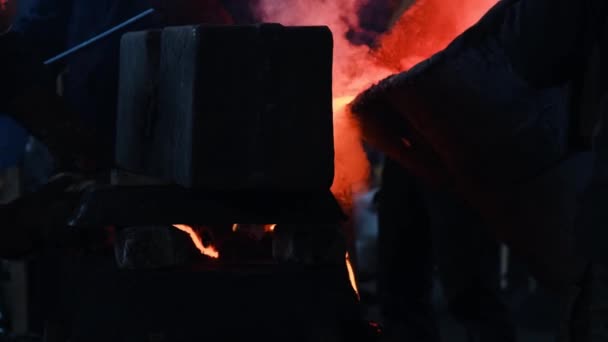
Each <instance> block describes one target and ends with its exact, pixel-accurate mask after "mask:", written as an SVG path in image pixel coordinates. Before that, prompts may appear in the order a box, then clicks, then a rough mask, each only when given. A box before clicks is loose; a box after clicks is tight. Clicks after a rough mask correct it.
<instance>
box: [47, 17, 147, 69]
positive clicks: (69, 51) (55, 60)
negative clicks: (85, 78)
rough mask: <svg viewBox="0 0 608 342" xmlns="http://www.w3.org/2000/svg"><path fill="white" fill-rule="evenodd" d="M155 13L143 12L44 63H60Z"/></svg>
mask: <svg viewBox="0 0 608 342" xmlns="http://www.w3.org/2000/svg"><path fill="white" fill-rule="evenodd" d="M155 12H156V9H154V8H150V9H147V10H145V11H143V12H141V13H140V14H138V15H136V16H134V17H133V18H131V19H128V20H126V21H124V22H122V23H120V24H118V25H116V26H114V27H112V28H111V29H109V30H107V31H105V32H103V33H100V34H98V35H96V36H95V37H93V38H91V39H88V40H86V41H84V42H82V43H80V44H78V45H76V46H74V47H73V48H70V49H69V50H66V51H64V52H62V53H60V54H58V55H57V56H55V57H53V58H50V59H48V60H46V61H45V62H44V65H49V64H53V63H55V62H58V61H60V60H62V59H64V58H66V57H68V56H70V55H72V54H74V53H76V52H78V51H80V50H82V49H84V48H86V47H87V46H90V45H91V44H94V43H96V42H98V41H100V40H102V39H104V38H106V37H107V36H109V35H111V34H112V33H114V32H116V31H119V30H121V29H123V28H125V27H127V26H129V25H131V24H133V23H135V22H137V21H139V20H141V19H143V18H145V17H147V16H149V15H151V14H152V13H155Z"/></svg>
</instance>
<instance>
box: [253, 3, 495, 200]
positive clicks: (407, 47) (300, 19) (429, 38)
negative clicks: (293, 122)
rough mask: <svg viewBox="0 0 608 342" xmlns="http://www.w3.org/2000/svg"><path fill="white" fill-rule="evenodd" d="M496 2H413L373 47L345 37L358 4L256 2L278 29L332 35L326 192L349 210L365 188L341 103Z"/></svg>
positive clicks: (353, 128)
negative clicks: (303, 28) (331, 158)
mask: <svg viewBox="0 0 608 342" xmlns="http://www.w3.org/2000/svg"><path fill="white" fill-rule="evenodd" d="M496 2H497V0H459V1H447V0H416V2H415V4H414V5H412V6H411V7H410V8H408V9H407V10H406V11H405V12H404V13H403V15H402V16H401V18H400V19H399V20H397V22H396V24H395V26H393V28H392V29H391V30H390V31H389V32H388V33H386V34H385V35H384V36H382V37H381V38H380V39H379V44H378V46H379V47H378V48H376V49H371V48H369V47H367V46H356V45H353V44H351V43H350V42H349V41H348V39H347V33H348V32H349V31H350V30H351V29H352V28H358V27H359V26H360V25H359V20H358V17H357V13H358V11H359V9H360V7H361V4H362V3H364V2H362V1H360V0H331V1H327V0H280V1H278V0H259V2H258V7H257V11H258V16H259V19H260V20H261V21H265V22H276V23H281V24H283V25H327V26H329V28H330V29H331V31H332V33H333V36H334V68H333V94H334V103H333V105H334V143H335V163H334V165H335V170H334V174H335V177H334V184H333V185H332V189H331V190H332V192H333V193H334V195H335V196H336V198H337V199H338V200H339V201H340V203H341V204H342V205H343V207H345V208H344V209H345V210H349V207H350V204H351V202H352V197H353V195H354V194H357V193H358V192H361V191H364V190H365V189H366V183H367V181H368V174H369V162H368V160H367V157H366V154H365V152H364V150H363V147H362V144H361V134H360V131H359V128H358V127H357V125H356V124H355V123H354V122H353V120H352V118H351V116H350V115H349V113H348V111H347V108H346V105H347V104H348V103H349V102H350V101H352V99H353V96H355V95H357V94H359V93H360V92H362V91H363V90H365V89H367V88H368V87H370V86H371V85H373V84H374V83H376V82H378V81H379V80H381V79H383V78H385V77H387V76H389V75H390V74H394V73H397V72H400V71H403V70H406V69H409V68H410V67H412V66H413V65H414V64H416V63H418V62H420V61H422V60H424V59H426V58H428V57H430V56H431V55H433V54H434V53H436V52H438V51H440V50H441V49H443V48H444V47H445V46H446V45H447V44H448V43H449V42H450V41H451V40H453V39H454V38H456V37H457V36H458V35H459V34H461V33H462V32H463V31H464V30H466V29H467V28H468V27H470V26H471V25H473V24H474V23H475V22H476V21H477V20H479V18H481V16H482V15H483V14H484V13H485V12H486V11H487V10H488V9H490V7H491V6H493V5H494V4H496Z"/></svg>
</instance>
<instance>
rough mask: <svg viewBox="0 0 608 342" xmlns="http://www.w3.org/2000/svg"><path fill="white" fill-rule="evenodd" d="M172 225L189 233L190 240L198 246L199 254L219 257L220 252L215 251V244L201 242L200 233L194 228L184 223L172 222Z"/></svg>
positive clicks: (214, 257)
mask: <svg viewBox="0 0 608 342" xmlns="http://www.w3.org/2000/svg"><path fill="white" fill-rule="evenodd" d="M173 227H175V228H177V229H179V230H181V231H182V232H185V233H188V235H190V238H191V239H192V242H193V243H194V245H195V246H196V248H198V250H199V251H200V252H201V254H204V255H206V256H208V257H211V258H213V259H218V258H219V257H220V253H219V252H218V251H217V249H216V248H215V246H213V245H210V246H205V245H204V244H203V240H202V239H201V237H200V235H199V234H198V233H197V232H196V231H195V230H194V228H192V227H190V226H187V225H185V224H174V225H173Z"/></svg>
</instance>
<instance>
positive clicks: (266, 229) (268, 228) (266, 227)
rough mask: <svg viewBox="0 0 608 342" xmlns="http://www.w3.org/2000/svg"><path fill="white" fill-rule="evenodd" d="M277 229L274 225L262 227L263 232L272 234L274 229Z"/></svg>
mask: <svg viewBox="0 0 608 342" xmlns="http://www.w3.org/2000/svg"><path fill="white" fill-rule="evenodd" d="M276 227H277V225H276V224H265V225H264V232H266V233H272V232H274V229H275V228H276Z"/></svg>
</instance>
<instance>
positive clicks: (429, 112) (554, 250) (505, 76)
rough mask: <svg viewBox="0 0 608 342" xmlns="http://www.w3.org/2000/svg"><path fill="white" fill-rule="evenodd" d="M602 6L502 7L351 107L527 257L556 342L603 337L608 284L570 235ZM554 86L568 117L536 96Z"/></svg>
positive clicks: (596, 86) (593, 105) (595, 118)
mask: <svg viewBox="0 0 608 342" xmlns="http://www.w3.org/2000/svg"><path fill="white" fill-rule="evenodd" d="M607 5H608V4H606V3H605V2H603V1H561V0H558V1H540V0H538V1H534V0H505V1H501V2H499V3H498V4H497V5H496V6H495V7H494V8H492V9H491V10H490V11H489V12H488V13H487V14H486V15H485V16H484V17H483V18H482V19H481V20H480V22H479V23H477V24H476V25H475V26H473V27H472V28H470V29H469V30H467V31H466V32H465V33H464V34H463V35H461V36H460V37H458V38H457V39H456V40H455V41H454V42H453V43H452V44H450V45H449V46H448V47H447V48H446V49H445V50H443V51H441V52H440V53H438V54H436V55H435V56H433V57H431V58H430V59H429V60H426V61H424V62H422V63H421V64H419V65H417V66H415V67H414V68H412V69H411V70H409V71H408V72H406V73H403V74H399V75H395V76H392V77H390V78H388V79H386V80H384V81H383V82H380V83H379V84H378V85H377V86H374V87H372V88H371V89H370V90H368V91H366V92H365V93H364V94H362V95H361V96H360V97H359V98H358V99H357V100H356V101H355V103H354V105H353V107H352V109H353V112H354V113H355V114H356V115H357V117H358V118H360V120H361V121H362V129H363V132H364V135H365V136H366V139H367V140H368V141H370V142H371V143H373V144H374V145H375V146H376V147H378V148H380V149H382V150H383V151H384V152H386V153H388V154H389V155H390V156H391V157H392V158H394V159H395V160H397V161H398V162H399V163H400V164H401V165H403V166H404V167H406V168H408V169H409V170H410V172H412V173H414V174H415V175H417V176H419V177H422V178H424V179H426V180H427V181H428V182H429V183H432V184H434V185H435V186H437V187H439V188H442V189H449V190H450V191H451V192H452V193H454V194H455V195H456V196H458V197H459V198H461V199H462V200H464V201H466V202H467V203H468V204H469V205H470V206H471V207H472V208H474V209H475V210H476V211H477V212H478V213H479V214H480V215H481V217H482V218H483V219H484V220H485V222H486V224H487V225H488V227H490V228H491V229H492V230H493V231H494V233H495V234H496V236H497V237H499V238H500V239H501V240H502V241H504V242H506V243H507V244H508V245H509V246H510V248H511V250H513V251H514V253H517V254H519V255H520V256H521V257H522V258H523V259H524V260H525V261H526V263H527V265H528V266H529V268H530V270H531V272H532V273H533V274H534V276H535V277H536V278H537V280H538V281H539V283H540V284H541V285H543V286H544V287H545V288H546V289H548V290H550V291H552V293H553V294H554V295H555V296H556V298H558V299H559V301H560V303H561V305H562V308H563V309H562V312H563V321H562V322H561V325H560V334H559V336H560V341H574V342H588V341H592V342H599V341H605V340H606V339H608V326H607V322H608V316H607V315H606V313H607V312H608V310H607V309H608V277H607V276H606V272H605V269H604V267H602V266H600V265H598V264H597V263H592V262H590V261H589V259H588V258H587V257H585V255H584V253H583V251H581V250H578V249H577V248H576V246H575V243H574V239H573V236H572V230H573V228H574V227H575V225H576V216H577V207H578V205H579V203H578V199H579V197H580V195H581V193H582V191H583V190H584V188H585V187H586V185H587V184H588V182H589V178H590V174H591V171H592V164H593V151H592V144H593V139H594V135H595V132H596V131H597V129H598V127H599V125H600V123H601V117H602V115H603V114H604V103H605V101H604V99H605V98H606V96H605V95H606V82H605V80H606V79H607V78H606V77H605V76H606V74H605V71H606V67H607V65H606V63H605V57H606V51H608V49H606V47H607V46H608V40H606V38H608V37H605V36H604V33H605V32H608V31H606V24H607V23H606V20H605V19H606V14H607V13H608V12H607V8H606V6H607ZM551 87H565V88H567V89H568V92H567V94H566V95H567V96H566V99H567V100H568V101H569V103H568V104H567V106H565V107H566V110H565V111H564V110H562V109H563V107H564V106H563V105H561V104H556V103H553V102H552V101H547V100H546V99H543V98H542V97H541V96H540V95H541V94H542V92H543V91H544V90H545V89H548V88H551ZM564 113H565V114H566V115H563V114H564Z"/></svg>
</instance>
